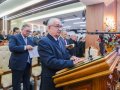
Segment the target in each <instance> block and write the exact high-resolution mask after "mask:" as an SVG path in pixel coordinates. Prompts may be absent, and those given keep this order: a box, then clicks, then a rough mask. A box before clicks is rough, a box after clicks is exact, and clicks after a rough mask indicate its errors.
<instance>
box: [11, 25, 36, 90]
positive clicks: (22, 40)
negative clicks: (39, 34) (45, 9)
mask: <svg viewBox="0 0 120 90" xmlns="http://www.w3.org/2000/svg"><path fill="white" fill-rule="evenodd" d="M30 32H31V27H30V25H28V24H25V25H23V26H22V29H21V33H20V34H16V35H14V36H11V38H10V41H9V49H10V51H11V57H10V63H9V67H10V69H11V70H12V85H13V90H21V81H22V82H23V90H30V69H31V60H32V59H31V58H30V56H29V52H28V51H29V50H32V49H33V46H34V44H33V42H32V41H31V39H30V38H29V37H28V36H29V34H30Z"/></svg>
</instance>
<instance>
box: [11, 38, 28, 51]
mask: <svg viewBox="0 0 120 90" xmlns="http://www.w3.org/2000/svg"><path fill="white" fill-rule="evenodd" d="M24 47H25V46H24V45H17V39H16V38H15V36H11V38H10V40H9V49H10V51H11V52H17V53H19V52H25V51H26V50H25V49H24Z"/></svg>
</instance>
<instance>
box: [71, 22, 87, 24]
mask: <svg viewBox="0 0 120 90" xmlns="http://www.w3.org/2000/svg"><path fill="white" fill-rule="evenodd" d="M85 23H86V22H74V23H73V24H85Z"/></svg>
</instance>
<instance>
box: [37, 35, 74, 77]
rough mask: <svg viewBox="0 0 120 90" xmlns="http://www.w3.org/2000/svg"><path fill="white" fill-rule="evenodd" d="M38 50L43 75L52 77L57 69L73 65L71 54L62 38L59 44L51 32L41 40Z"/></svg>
mask: <svg viewBox="0 0 120 90" xmlns="http://www.w3.org/2000/svg"><path fill="white" fill-rule="evenodd" d="M38 52H39V55H40V60H41V63H42V76H43V77H52V76H53V75H55V73H56V71H58V70H61V69H63V68H67V67H72V66H73V61H71V60H70V56H69V55H66V52H67V51H66V48H65V46H64V45H63V44H62V42H61V40H60V41H59V44H58V43H57V41H56V40H55V39H54V38H53V37H52V36H51V35H50V34H48V35H47V36H46V37H43V38H42V39H41V40H40V42H39V44H38Z"/></svg>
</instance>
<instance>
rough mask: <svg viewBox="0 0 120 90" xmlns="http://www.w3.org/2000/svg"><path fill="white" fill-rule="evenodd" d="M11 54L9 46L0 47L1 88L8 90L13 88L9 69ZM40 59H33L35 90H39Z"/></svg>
mask: <svg viewBox="0 0 120 90" xmlns="http://www.w3.org/2000/svg"><path fill="white" fill-rule="evenodd" d="M10 55H11V52H10V51H9V48H8V46H0V72H2V73H1V74H0V88H2V89H3V90H8V89H9V88H10V87H11V86H12V73H11V70H10V69H9V67H8V64H9V58H10ZM38 62H39V61H38V58H33V62H32V69H31V78H32V79H33V80H34V90H37V81H38V79H40V75H41V65H40V63H38Z"/></svg>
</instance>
